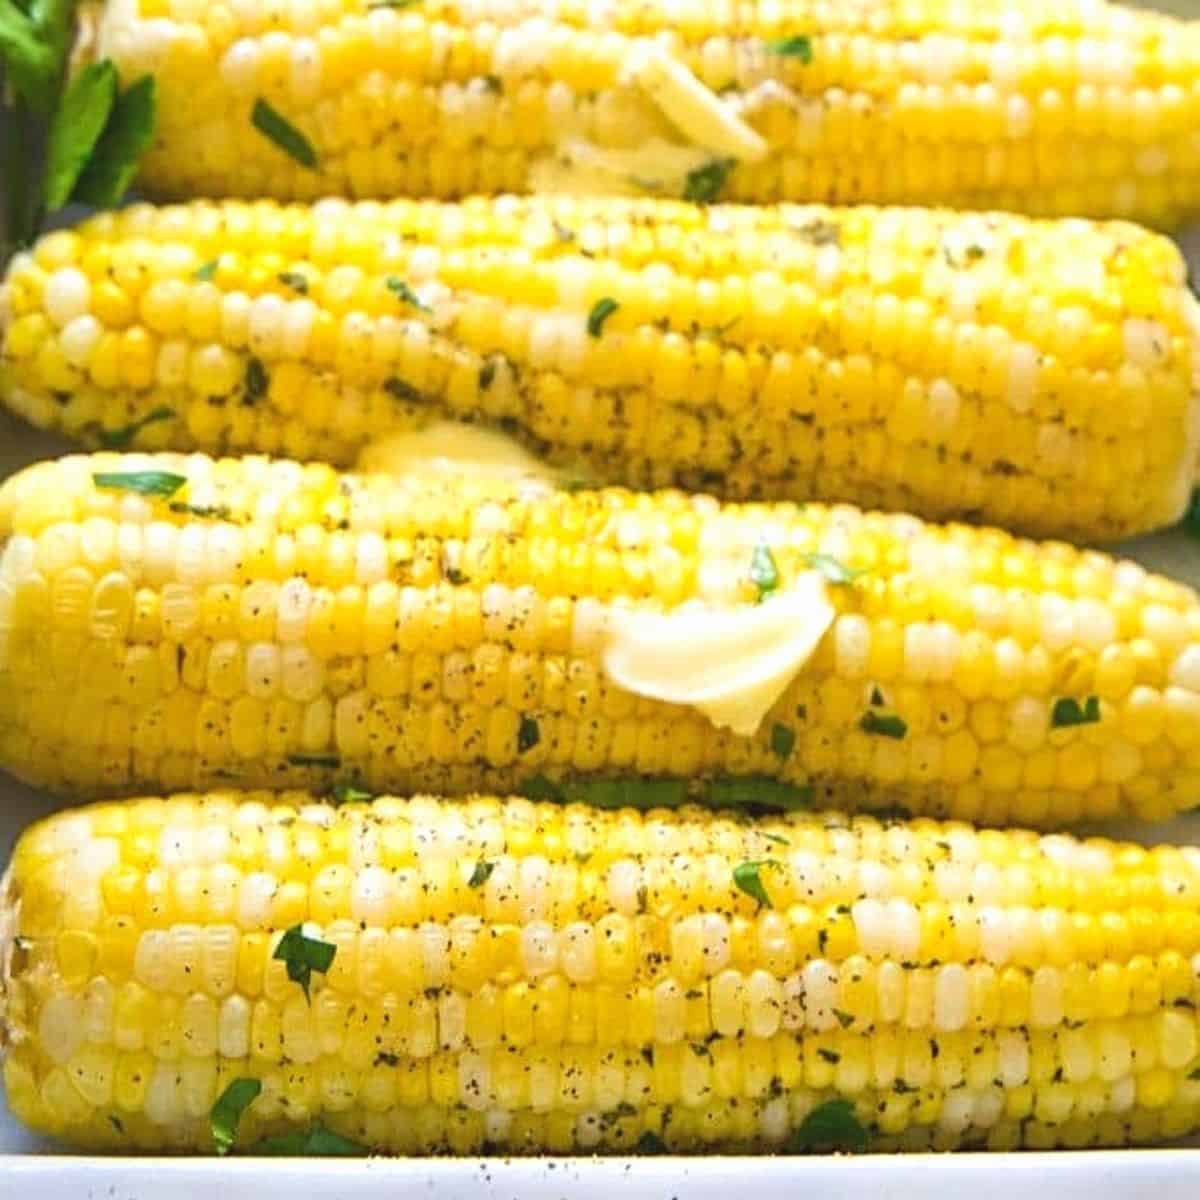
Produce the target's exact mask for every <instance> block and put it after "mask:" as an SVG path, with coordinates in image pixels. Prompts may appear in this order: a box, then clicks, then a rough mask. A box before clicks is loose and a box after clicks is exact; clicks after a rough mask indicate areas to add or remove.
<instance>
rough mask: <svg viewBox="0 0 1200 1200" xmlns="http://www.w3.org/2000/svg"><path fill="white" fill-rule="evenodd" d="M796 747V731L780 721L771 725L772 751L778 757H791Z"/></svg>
mask: <svg viewBox="0 0 1200 1200" xmlns="http://www.w3.org/2000/svg"><path fill="white" fill-rule="evenodd" d="M795 748H796V731H795V730H794V729H792V727H791V726H790V725H781V724H780V723H779V722H778V721H776V722H775V724H774V725H772V726H771V753H772V754H774V755H775V757H776V758H790V757H791V753H792V751H793V750H795Z"/></svg>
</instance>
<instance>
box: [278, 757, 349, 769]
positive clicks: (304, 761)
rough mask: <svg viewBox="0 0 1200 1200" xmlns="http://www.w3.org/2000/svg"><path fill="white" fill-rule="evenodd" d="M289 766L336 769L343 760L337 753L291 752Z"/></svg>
mask: <svg viewBox="0 0 1200 1200" xmlns="http://www.w3.org/2000/svg"><path fill="white" fill-rule="evenodd" d="M287 761H288V766H289V767H324V768H327V769H328V770H336V769H337V768H338V767H340V766H341V765H342V760H341V759H340V758H339V757H338V756H337V755H336V754H289V755H288V756H287Z"/></svg>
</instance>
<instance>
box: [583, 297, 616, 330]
mask: <svg viewBox="0 0 1200 1200" xmlns="http://www.w3.org/2000/svg"><path fill="white" fill-rule="evenodd" d="M620 307H621V306H620V304H618V303H617V302H616V301H615V300H614V299H613V298H612V297H611V296H605V297H604V299H603V300H597V301H596V303H595V304H593V305H592V311H591V312H590V313H588V319H587V331H588V333H589V334H590V335H591V336H592V337H594V338H598V337H600V335H601V334H602V333H603V332H604V322H605V321H607V320H608V318H609V317H611V316H612V315H613V313H615V312H616V311H617V309H618V308H620Z"/></svg>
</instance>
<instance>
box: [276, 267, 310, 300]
mask: <svg viewBox="0 0 1200 1200" xmlns="http://www.w3.org/2000/svg"><path fill="white" fill-rule="evenodd" d="M279 282H280V283H282V284H283V286H284V287H285V288H291V289H292V291H293V292H299V293H300V295H301V296H307V295H308V276H307V275H301V274H300V272H299V271H284V272H283V273H282V274H281V275H280V276H279Z"/></svg>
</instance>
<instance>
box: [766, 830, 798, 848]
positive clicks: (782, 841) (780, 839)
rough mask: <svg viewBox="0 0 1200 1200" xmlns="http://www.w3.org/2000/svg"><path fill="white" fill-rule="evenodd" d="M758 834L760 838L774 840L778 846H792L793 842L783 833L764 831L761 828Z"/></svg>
mask: <svg viewBox="0 0 1200 1200" xmlns="http://www.w3.org/2000/svg"><path fill="white" fill-rule="evenodd" d="M758 836H759V837H760V838H765V839H766V840H767V841H768V842H773V843H774V844H775V845H776V846H790V845H791V844H792V843H791V842H789V841H788V840H787V838H785V837H784V836H783V834H781V833H764V832H763V831H762V830H761V829H760V830H759V831H758Z"/></svg>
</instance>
